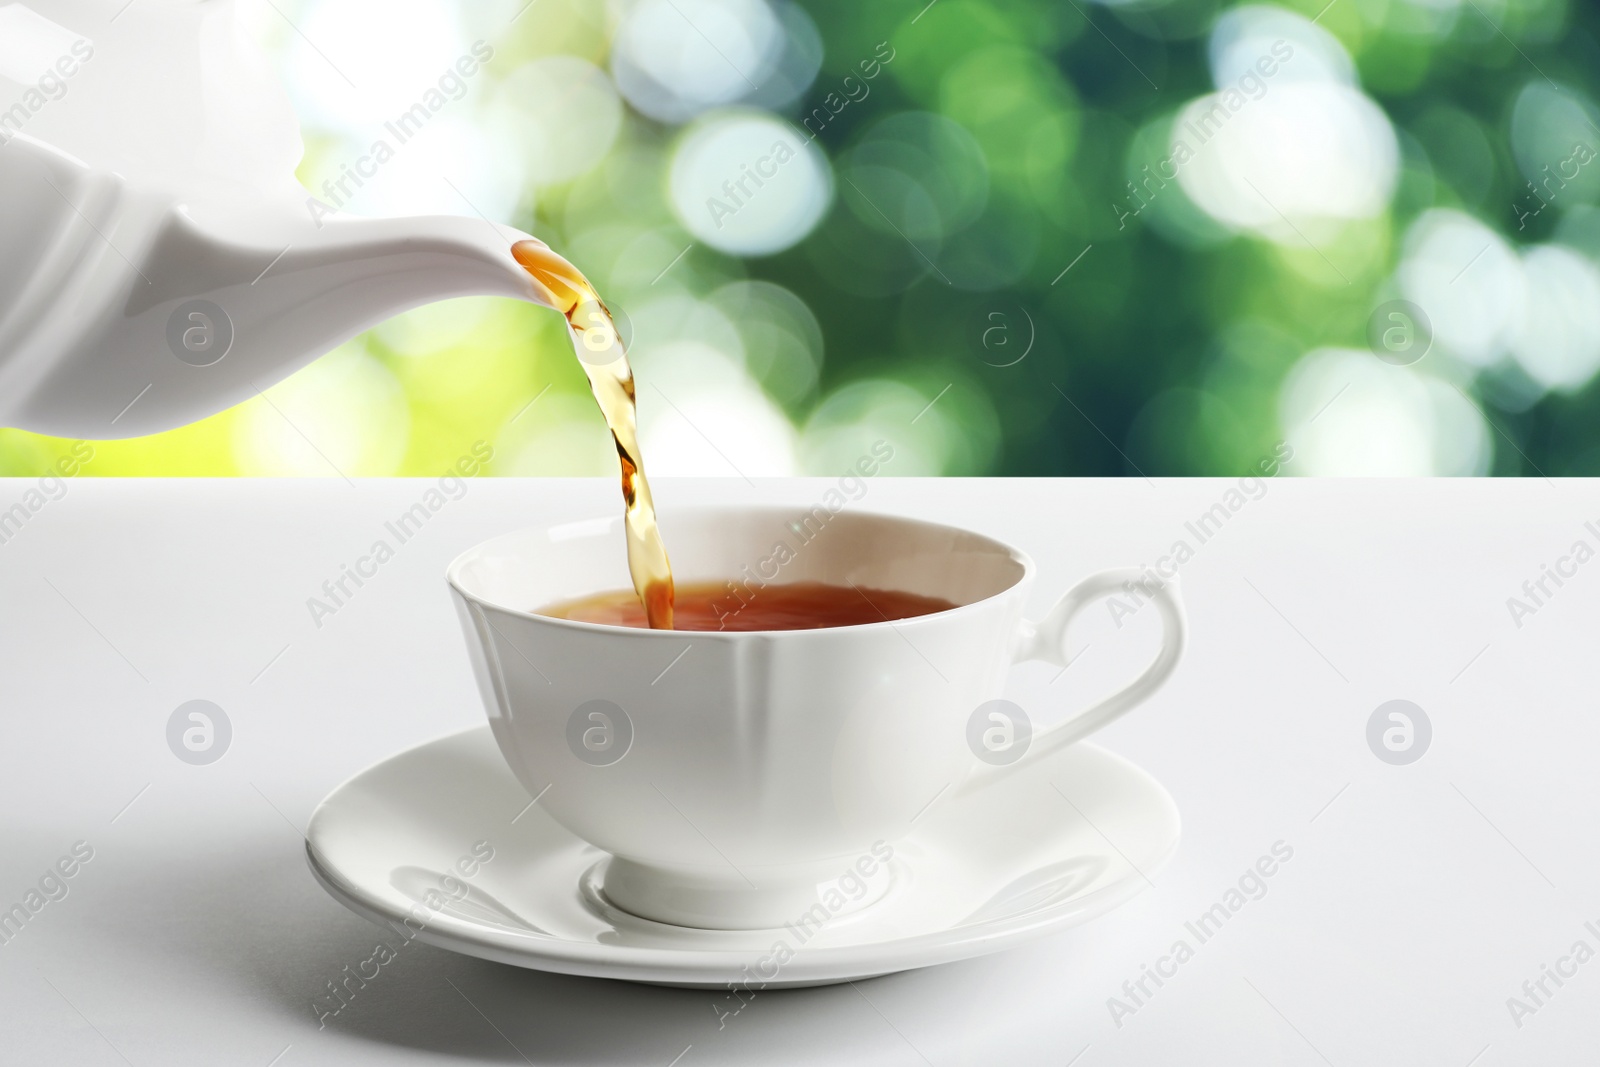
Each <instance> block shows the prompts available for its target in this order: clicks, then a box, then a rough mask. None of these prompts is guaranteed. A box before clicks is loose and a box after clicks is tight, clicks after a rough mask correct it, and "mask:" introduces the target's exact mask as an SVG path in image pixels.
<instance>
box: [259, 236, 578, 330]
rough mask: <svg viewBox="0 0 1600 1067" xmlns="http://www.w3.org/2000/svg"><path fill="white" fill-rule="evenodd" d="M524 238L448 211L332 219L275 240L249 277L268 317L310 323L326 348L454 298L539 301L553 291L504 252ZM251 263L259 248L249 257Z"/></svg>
mask: <svg viewBox="0 0 1600 1067" xmlns="http://www.w3.org/2000/svg"><path fill="white" fill-rule="evenodd" d="M527 240H534V238H531V237H529V236H528V235H527V234H525V233H522V232H521V231H519V230H516V229H514V228H512V227H510V226H499V225H496V224H494V223H491V222H488V221H486V220H484V219H477V218H462V217H456V216H443V215H440V216H429V217H421V218H399V219H365V218H354V217H350V216H337V217H334V218H331V219H328V220H325V221H322V222H320V223H318V224H316V225H315V226H314V227H312V228H309V229H306V230H303V231H302V232H301V233H300V234H299V237H298V239H297V240H290V239H289V238H288V237H285V238H284V239H283V243H282V247H281V252H279V253H276V258H274V259H273V260H272V263H271V265H270V266H269V267H268V268H267V269H265V270H262V271H261V272H260V274H259V276H257V277H254V278H253V279H252V281H251V283H250V287H251V288H253V289H257V290H261V294H260V297H259V299H260V300H261V302H262V305H263V307H266V308H270V309H271V313H272V314H273V315H274V316H275V317H277V316H283V315H287V316H290V317H292V318H295V319H300V320H303V321H304V323H305V325H306V327H307V328H308V329H309V330H310V331H311V332H316V330H317V326H318V325H319V324H320V325H321V329H322V332H324V333H327V331H329V330H332V331H333V333H332V334H328V336H334V335H338V339H337V340H336V341H334V342H333V345H328V346H327V347H330V348H331V347H333V346H334V345H337V344H340V343H342V342H344V341H346V340H348V339H349V338H351V337H354V336H355V335H356V334H358V333H360V332H361V331H363V330H366V329H368V328H370V327H372V326H375V325H377V324H378V323H380V322H382V321H384V320H385V319H388V318H391V317H393V316H394V315H397V314H399V313H400V312H402V311H407V310H409V309H411V308H414V307H418V306H420V305H422V304H429V303H433V302H435V301H439V300H449V299H452V298H454V297H461V296H507V297H511V298H513V299H517V300H526V301H530V302H532V303H535V304H542V305H544V306H545V307H551V308H553V307H556V306H557V305H556V299H555V297H554V296H553V295H552V294H551V293H550V292H549V290H547V289H546V288H545V287H544V286H543V285H541V284H540V283H539V282H538V281H536V280H535V279H534V278H533V276H532V275H530V274H529V273H528V272H527V270H525V269H524V268H523V267H522V265H521V264H519V263H518V262H517V261H516V260H515V259H514V258H513V257H512V255H511V246H512V245H514V244H516V243H517V242H519V241H527ZM256 258H257V260H258V261H259V255H258V256H257V257H256Z"/></svg>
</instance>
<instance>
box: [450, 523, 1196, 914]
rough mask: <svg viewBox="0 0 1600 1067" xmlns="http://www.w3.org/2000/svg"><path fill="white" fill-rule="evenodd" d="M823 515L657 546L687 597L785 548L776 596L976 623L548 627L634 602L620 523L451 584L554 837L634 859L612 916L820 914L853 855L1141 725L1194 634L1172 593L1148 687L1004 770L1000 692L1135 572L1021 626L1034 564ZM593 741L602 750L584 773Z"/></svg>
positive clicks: (469, 558) (500, 716)
mask: <svg viewBox="0 0 1600 1067" xmlns="http://www.w3.org/2000/svg"><path fill="white" fill-rule="evenodd" d="M819 512H820V514H819ZM819 512H813V513H807V512H801V511H790V510H782V509H778V510H723V511H706V512H689V513H681V514H677V515H674V516H672V517H671V519H670V524H669V522H668V520H667V519H665V518H664V519H663V531H664V532H665V533H666V534H667V536H668V537H669V538H670V539H671V543H672V545H673V559H674V570H675V571H676V573H677V574H678V576H679V579H680V580H682V581H711V580H715V579H717V578H719V577H721V578H725V577H728V576H733V575H740V574H743V573H746V568H747V567H759V566H761V565H762V563H764V562H765V561H768V560H770V559H772V558H774V556H775V550H774V546H775V545H779V544H785V545H788V546H789V547H790V549H791V552H790V557H791V558H788V559H787V562H785V563H783V564H782V565H781V566H779V567H777V568H776V570H774V569H773V568H771V567H768V568H767V569H766V570H765V572H764V573H768V574H776V575H777V578H776V579H775V580H781V581H798V580H811V581H822V582H828V583H834V584H839V585H845V586H849V585H855V586H858V587H865V588H889V589H896V590H900V591H904V592H910V593H918V594H922V595H926V596H936V597H941V598H944V599H947V600H950V601H953V602H955V603H956V604H958V605H961V606H959V607H957V608H955V609H953V610H949V611H943V612H936V613H933V614H930V615H923V616H919V617H916V618H911V619H904V620H900V621H898V622H882V623H875V624H868V625H862V626H845V627H837V628H831V629H819V630H791V631H776V632H761V631H756V632H738V633H735V632H721V633H706V632H686V633H675V632H671V631H660V630H655V631H651V630H638V629H629V628H624V627H613V626H601V625H594V624H589V623H581V622H573V621H571V620H566V619H556V618H550V617H547V616H541V615H535V614H532V609H534V608H536V607H538V606H540V605H543V604H547V603H550V602H552V601H555V600H560V599H563V598H567V597H571V596H577V595H581V594H582V593H584V592H589V591H593V590H596V589H607V588H615V587H617V586H618V585H620V584H623V581H624V580H625V572H624V571H623V559H624V557H623V553H622V550H621V533H620V529H619V527H620V521H621V520H620V519H618V520H602V521H600V522H597V523H583V524H570V525H567V526H562V527H555V528H551V529H544V530H528V531H522V532H518V533H513V534H508V535H506V536H504V537H501V538H497V539H495V540H493V541H490V542H488V543H487V544H485V545H482V546H480V547H479V548H476V549H473V550H472V551H470V552H468V553H466V554H465V555H464V556H462V557H461V558H459V559H458V560H457V561H456V562H455V563H454V564H453V565H452V566H451V568H450V572H449V576H450V584H451V588H452V589H453V591H454V593H455V597H456V603H457V607H458V609H459V614H460V617H461V621H462V624H463V628H464V630H465V633H466V636H467V645H468V649H469V652H470V654H471V656H472V660H473V664H474V668H475V673H476V675H477V678H478V682H479V686H480V689H481V691H482V693H483V696H484V701H485V704H486V707H487V709H488V712H489V717H490V723H491V726H492V727H493V730H494V735H495V737H496V739H497V740H498V741H499V743H500V746H501V749H502V751H503V753H504V755H505V758H506V761H507V762H508V763H509V764H510V766H511V768H512V770H513V771H514V773H515V774H516V775H517V776H518V777H519V778H520V779H521V781H522V783H523V785H524V787H525V788H526V789H527V792H528V794H529V795H530V796H539V797H541V798H542V799H541V804H542V806H543V808H544V810H546V811H548V812H549V813H550V814H551V816H552V817H553V818H555V819H556V820H557V821H558V822H560V823H561V824H562V825H563V826H564V827H565V828H566V829H567V830H569V831H570V832H572V833H573V834H574V835H576V836H577V837H579V838H581V839H583V840H585V841H587V842H589V843H591V844H593V845H596V846H598V847H599V848H601V849H603V850H605V851H606V852H608V853H611V854H612V855H613V856H614V857H616V858H617V862H616V863H614V864H612V865H611V866H610V867H609V868H608V870H607V872H606V877H605V891H606V895H607V897H608V898H609V899H610V900H611V901H612V902H613V903H615V904H617V905H619V906H621V907H623V908H624V909H626V910H628V911H631V912H633V913H634V914H637V915H642V916H646V917H649V918H651V919H655V920H659V921H661V922H667V923H673V924H677V925H682V926H693V927H702V928H717V929H752V928H762V927H768V926H773V925H777V924H779V923H781V922H782V921H784V920H785V919H786V918H788V917H789V916H792V915H795V914H798V913H800V912H803V911H805V910H806V909H807V908H809V907H811V906H812V905H814V904H816V903H817V902H818V901H819V899H821V897H822V895H823V894H824V893H825V892H826V889H827V887H828V885H829V883H830V881H831V880H832V879H834V878H837V877H838V875H839V873H840V871H841V869H842V868H844V867H846V866H848V865H849V864H850V863H851V862H852V861H853V860H855V859H856V858H857V857H860V856H863V855H867V854H870V853H871V852H872V850H873V848H874V847H875V846H880V845H893V844H894V843H895V842H897V841H900V840H901V839H902V838H904V837H905V836H906V835H907V834H908V833H909V832H910V831H911V829H912V827H913V825H914V823H915V821H916V820H917V818H918V817H919V816H920V815H921V814H922V813H923V812H924V811H926V810H928V809H929V807H930V805H933V806H937V805H938V804H940V803H946V802H949V799H950V797H951V796H953V795H955V794H958V793H970V792H975V791H982V790H984V789H987V788H993V786H994V783H995V782H997V781H999V780H1000V779H1002V778H1004V777H1005V776H1007V775H1010V774H1014V773H1016V772H1017V770H1018V769H1019V768H1020V767H1022V766H1024V765H1026V764H1028V763H1030V762H1033V761H1037V760H1039V759H1042V758H1046V757H1048V756H1049V755H1050V754H1052V753H1054V752H1058V751H1060V750H1061V749H1062V748H1064V747H1065V746H1066V745H1068V744H1070V743H1071V742H1072V741H1074V740H1077V739H1078V738H1080V737H1082V736H1083V735H1084V734H1086V733H1088V732H1090V731H1091V730H1093V729H1096V728H1098V727H1099V726H1100V725H1103V724H1104V723H1105V722H1107V721H1110V719H1112V718H1114V717H1116V716H1117V715H1120V714H1123V713H1125V712H1126V711H1128V710H1129V709H1130V708H1132V707H1133V706H1135V705H1136V704H1137V703H1138V702H1139V701H1140V700H1142V699H1144V697H1145V696H1147V695H1148V694H1149V693H1150V692H1152V691H1153V690H1154V689H1155V688H1156V687H1157V686H1158V685H1160V683H1161V682H1162V680H1164V679H1165V677H1166V676H1167V674H1168V673H1169V672H1170V671H1171V669H1172V667H1173V665H1174V664H1175V662H1176V660H1177V656H1178V652H1179V649H1180V648H1181V645H1182V640H1183V624H1182V616H1181V612H1180V610H1179V608H1178V604H1177V600H1176V592H1175V590H1174V589H1173V588H1172V587H1171V586H1168V587H1167V588H1166V589H1164V590H1163V591H1161V593H1160V594H1159V596H1158V597H1157V600H1156V603H1157V604H1158V605H1160V610H1161V614H1162V618H1163V622H1164V624H1165V635H1166V636H1165V644H1164V646H1163V648H1162V650H1161V652H1160V653H1159V654H1158V656H1157V657H1156V659H1155V660H1154V662H1152V663H1151V664H1150V666H1149V667H1148V668H1147V669H1146V670H1145V672H1144V673H1143V674H1142V675H1140V677H1139V678H1137V679H1136V680H1135V681H1134V682H1133V683H1132V684H1130V685H1129V686H1127V687H1126V688H1125V689H1123V690H1122V691H1120V692H1119V693H1117V694H1114V695H1113V696H1112V697H1109V698H1107V699H1106V700H1104V701H1102V702H1101V703H1099V704H1097V705H1095V706H1094V707H1092V708H1090V709H1089V710H1088V711H1086V712H1084V713H1083V714H1081V715H1080V716H1078V717H1077V718H1075V719H1073V720H1071V721H1069V722H1067V723H1065V724H1062V725H1060V726H1057V727H1055V728H1053V729H1051V730H1047V731H1043V732H1042V733H1040V734H1039V735H1038V736H1036V737H1034V738H1033V739H1032V742H1031V746H1030V747H1029V748H1028V749H1027V750H1026V754H1025V755H1024V756H1023V758H1022V760H1021V762H1020V763H1017V764H1013V765H1011V766H1005V767H993V766H989V765H987V764H985V763H982V762H980V760H979V759H978V758H977V756H976V755H975V754H974V752H973V750H972V749H971V748H970V747H969V740H968V737H969V734H968V724H969V720H970V719H971V717H972V716H973V715H974V713H975V711H976V710H977V709H978V708H979V707H980V705H983V704H985V703H986V702H987V701H991V700H993V699H995V698H997V697H1000V696H1001V695H1002V692H1003V689H1004V683H1005V677H1006V673H1007V671H1008V669H1009V667H1010V666H1011V664H1012V662H1013V661H1014V660H1020V659H1026V658H1041V659H1046V660H1051V661H1054V662H1064V661H1063V660H1062V659H1061V635H1062V631H1063V630H1064V628H1065V626H1066V624H1067V622H1068V621H1069V620H1070V619H1071V618H1072V617H1073V616H1074V615H1076V614H1077V613H1078V612H1079V611H1080V610H1082V608H1083V607H1084V606H1085V605H1086V604H1088V603H1090V602H1093V601H1094V600H1096V599H1097V598H1098V597H1100V596H1104V595H1106V594H1108V593H1111V592H1115V591H1117V589H1118V588H1119V587H1120V583H1121V582H1122V581H1123V580H1124V579H1125V578H1126V577H1127V575H1125V574H1123V573H1121V572H1109V573H1108V574H1104V575H1098V576H1095V577H1092V578H1090V579H1088V580H1087V581H1085V582H1084V583H1081V584H1080V585H1079V586H1078V587H1077V588H1075V589H1074V590H1072V591H1071V592H1069V593H1068V594H1067V596H1066V597H1064V598H1063V599H1062V601H1061V602H1060V604H1058V606H1057V607H1056V608H1055V609H1054V610H1052V611H1051V612H1050V613H1049V614H1048V615H1047V616H1046V618H1045V619H1044V620H1043V621H1042V622H1040V623H1039V624H1037V625H1035V624H1033V623H1029V622H1026V621H1024V620H1023V618H1022V606H1023V604H1024V602H1025V599H1026V596H1027V592H1028V587H1029V584H1030V582H1031V579H1032V573H1033V565H1032V563H1031V561H1029V560H1028V558H1027V556H1025V555H1024V554H1022V553H1021V552H1020V551H1018V550H1016V549H1014V548H1011V547H1009V546H1006V545H1004V544H1001V543H1000V542H997V541H992V540H990V539H988V538H985V537H980V536H978V535H976V534H971V533H967V532H965V531H962V530H960V529H957V528H954V527H949V526H938V525H934V524H931V523H920V522H913V521H910V520H903V519H896V518H892V517H889V516H880V515H869V514H860V513H852V514H841V515H837V516H831V517H829V518H827V519H823V518H822V517H821V516H823V515H826V514H827V513H826V512H821V511H820V509H819ZM748 595H752V596H755V597H759V596H760V590H759V588H757V587H754V586H752V587H751V589H750V591H749V593H748ZM596 716H599V717H598V718H597V717H596ZM585 738H588V739H590V740H591V741H595V742H596V743H597V744H598V745H599V746H600V747H601V748H605V749H606V751H605V753H604V754H591V753H587V752H585V751H584V750H583V748H582V746H583V744H584V743H585V741H584V739H585ZM611 745H615V746H616V747H615V748H610V747H608V746H611ZM875 891H876V892H882V891H885V887H884V885H883V884H882V883H878V884H877V885H876V886H875ZM858 903H862V902H858Z"/></svg>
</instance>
